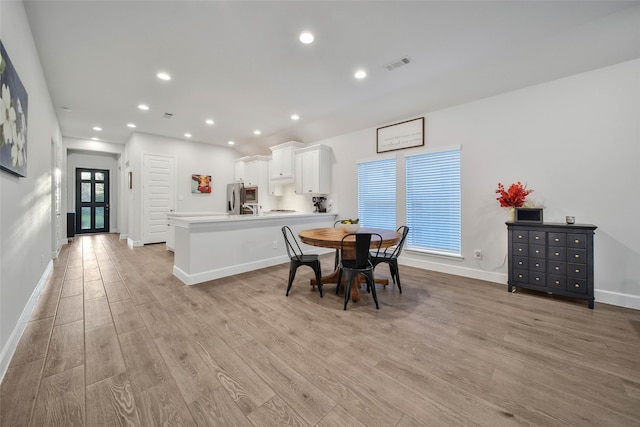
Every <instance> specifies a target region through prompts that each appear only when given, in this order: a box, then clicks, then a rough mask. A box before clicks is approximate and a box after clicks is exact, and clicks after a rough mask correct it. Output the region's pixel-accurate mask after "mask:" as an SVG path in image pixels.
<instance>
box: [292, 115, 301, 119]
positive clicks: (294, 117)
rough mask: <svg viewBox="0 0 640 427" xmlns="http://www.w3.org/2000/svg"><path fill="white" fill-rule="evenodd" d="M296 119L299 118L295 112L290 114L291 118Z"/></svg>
mask: <svg viewBox="0 0 640 427" xmlns="http://www.w3.org/2000/svg"><path fill="white" fill-rule="evenodd" d="M298 119H300V116H299V115H297V114H292V115H291V120H298Z"/></svg>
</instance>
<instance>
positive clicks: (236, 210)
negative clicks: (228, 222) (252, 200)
mask: <svg viewBox="0 0 640 427" xmlns="http://www.w3.org/2000/svg"><path fill="white" fill-rule="evenodd" d="M243 190H244V184H242V183H241V182H232V183H231V184H227V213H228V214H229V215H240V214H241V213H242V205H243V204H244V200H242V199H243V196H244V191H243Z"/></svg>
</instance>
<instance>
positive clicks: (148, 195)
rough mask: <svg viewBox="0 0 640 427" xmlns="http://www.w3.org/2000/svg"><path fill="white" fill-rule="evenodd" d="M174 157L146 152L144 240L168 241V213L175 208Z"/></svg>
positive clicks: (143, 170) (143, 205)
mask: <svg viewBox="0 0 640 427" xmlns="http://www.w3.org/2000/svg"><path fill="white" fill-rule="evenodd" d="M174 163H175V159H174V158H173V157H166V156H157V155H153V154H145V155H144V156H143V161H142V176H143V178H142V243H143V244H147V243H161V242H166V241H167V213H168V212H173V210H174V205H175V201H174V188H175V182H174V181H175V176H174V174H175V173H174V167H175V166H174Z"/></svg>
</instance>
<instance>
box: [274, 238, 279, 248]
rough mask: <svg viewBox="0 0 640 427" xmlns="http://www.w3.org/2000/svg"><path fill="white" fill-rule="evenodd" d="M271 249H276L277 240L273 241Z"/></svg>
mask: <svg viewBox="0 0 640 427" xmlns="http://www.w3.org/2000/svg"><path fill="white" fill-rule="evenodd" d="M273 249H278V241H277V240H274V241H273Z"/></svg>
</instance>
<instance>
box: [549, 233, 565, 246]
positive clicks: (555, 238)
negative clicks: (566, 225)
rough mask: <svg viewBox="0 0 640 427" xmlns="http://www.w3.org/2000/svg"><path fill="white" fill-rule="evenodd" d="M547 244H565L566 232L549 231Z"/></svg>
mask: <svg viewBox="0 0 640 427" xmlns="http://www.w3.org/2000/svg"><path fill="white" fill-rule="evenodd" d="M549 246H567V233H549Z"/></svg>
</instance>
